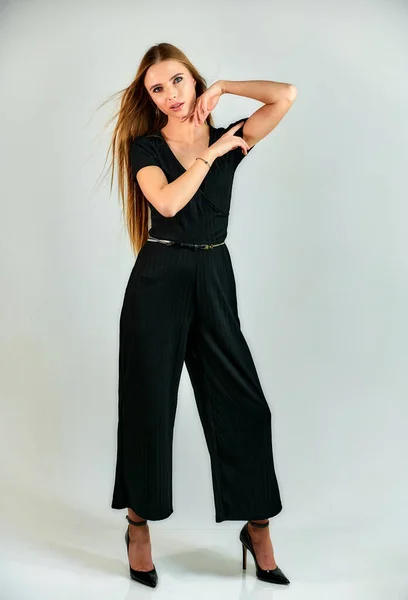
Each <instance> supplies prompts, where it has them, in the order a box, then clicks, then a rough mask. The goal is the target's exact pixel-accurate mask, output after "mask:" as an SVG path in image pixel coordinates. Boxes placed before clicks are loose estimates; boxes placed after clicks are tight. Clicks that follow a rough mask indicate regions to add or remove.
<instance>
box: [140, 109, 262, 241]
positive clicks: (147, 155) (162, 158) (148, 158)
mask: <svg viewBox="0 0 408 600" xmlns="http://www.w3.org/2000/svg"><path fill="white" fill-rule="evenodd" d="M247 119H248V117H245V118H243V119H238V121H234V122H233V123H230V124H229V125H228V127H212V126H211V125H210V144H209V145H210V146H211V144H213V143H214V142H215V141H216V140H218V139H219V138H220V137H221V136H222V135H223V134H224V133H225V132H226V131H228V130H229V129H230V128H231V127H233V126H234V125H237V124H238V123H239V122H240V121H244V122H245V121H246V120H247ZM243 128H244V123H242V127H240V128H239V129H238V130H237V131H236V132H235V134H234V135H237V136H240V137H242V133H243ZM253 147H254V146H252V148H253ZM252 148H250V150H252ZM250 150H249V151H248V152H250ZM244 157H245V154H243V152H242V149H241V148H240V147H238V148H235V149H234V150H230V151H229V152H227V153H226V154H223V155H222V156H219V157H217V158H216V159H215V160H214V161H213V163H212V165H211V168H210V169H209V171H208V174H207V175H206V176H205V177H204V179H203V181H202V182H201V184H200V187H199V188H198V190H197V191H196V193H195V194H194V196H193V197H192V198H191V200H189V202H187V204H186V205H185V206H183V208H182V209H181V210H179V211H178V212H177V214H175V215H174V217H164V216H163V215H162V214H161V213H159V212H158V211H157V210H156V209H155V207H154V206H153V205H152V204H151V203H150V202H149V206H150V210H151V222H152V226H151V228H150V229H149V235H150V236H151V237H156V238H161V239H165V240H172V241H179V242H185V243H187V244H218V243H220V242H223V241H224V240H225V238H226V237H227V227H228V215H229V210H230V204H231V192H232V183H233V178H234V173H235V169H236V168H237V166H238V165H239V163H240V162H241V160H242V159H243V158H244ZM130 162H131V167H132V173H133V179H134V180H135V178H136V173H137V172H138V171H139V169H141V168H142V167H147V166H148V165H156V166H159V167H160V168H161V169H162V170H163V171H164V173H165V175H166V177H167V181H168V182H169V183H171V182H172V181H174V180H175V179H177V177H180V175H182V174H183V173H185V172H186V170H185V169H184V167H183V166H182V165H181V164H180V163H179V161H178V160H177V158H176V157H175V155H174V154H173V152H172V150H171V149H170V146H169V145H168V144H167V142H166V141H165V139H164V137H163V135H162V133H161V131H158V132H157V133H154V134H148V135H140V136H137V137H136V138H135V139H134V140H132V142H131V145H130Z"/></svg>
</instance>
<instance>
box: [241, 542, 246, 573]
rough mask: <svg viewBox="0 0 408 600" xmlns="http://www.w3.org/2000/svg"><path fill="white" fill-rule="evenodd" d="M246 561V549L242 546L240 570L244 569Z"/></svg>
mask: <svg viewBox="0 0 408 600" xmlns="http://www.w3.org/2000/svg"><path fill="white" fill-rule="evenodd" d="M246 560H247V549H246V546H244V544H242V568H243V569H246Z"/></svg>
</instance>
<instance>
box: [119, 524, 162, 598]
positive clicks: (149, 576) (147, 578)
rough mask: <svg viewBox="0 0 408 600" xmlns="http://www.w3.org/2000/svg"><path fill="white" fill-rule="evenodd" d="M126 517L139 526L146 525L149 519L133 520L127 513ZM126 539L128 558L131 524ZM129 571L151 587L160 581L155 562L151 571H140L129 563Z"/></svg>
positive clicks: (135, 577)
mask: <svg viewBox="0 0 408 600" xmlns="http://www.w3.org/2000/svg"><path fill="white" fill-rule="evenodd" d="M126 519H127V520H128V521H129V523H131V524H132V525H136V526H137V527H139V526H141V525H146V523H147V520H144V521H139V522H137V521H132V519H129V516H128V515H126ZM125 541H126V548H127V554H128V558H129V525H128V526H127V529H126V533H125ZM129 572H130V577H131V578H132V579H133V580H134V581H138V582H139V583H144V584H145V585H148V586H150V587H156V585H157V582H158V576H157V572H156V567H155V566H154V563H153V569H151V570H150V571H138V570H137V569H132V567H131V566H130V563H129Z"/></svg>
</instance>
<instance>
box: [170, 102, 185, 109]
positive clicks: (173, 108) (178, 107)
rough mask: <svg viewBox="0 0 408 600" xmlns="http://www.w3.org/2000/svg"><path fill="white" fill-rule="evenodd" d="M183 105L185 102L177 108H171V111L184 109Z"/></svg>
mask: <svg viewBox="0 0 408 600" xmlns="http://www.w3.org/2000/svg"><path fill="white" fill-rule="evenodd" d="M183 105H184V102H181V103H180V104H179V106H176V108H171V107H170V108H171V110H180V108H182V107H183Z"/></svg>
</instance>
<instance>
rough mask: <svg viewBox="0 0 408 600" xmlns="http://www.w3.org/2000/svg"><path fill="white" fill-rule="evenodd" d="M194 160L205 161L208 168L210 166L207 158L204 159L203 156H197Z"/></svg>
mask: <svg viewBox="0 0 408 600" xmlns="http://www.w3.org/2000/svg"><path fill="white" fill-rule="evenodd" d="M196 160H203V161H204V162H205V164H206V165H208V168H209V169H210V168H211V165H210V163H209V162H208V160H205V159H204V158H201V156H197V158H196Z"/></svg>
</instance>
